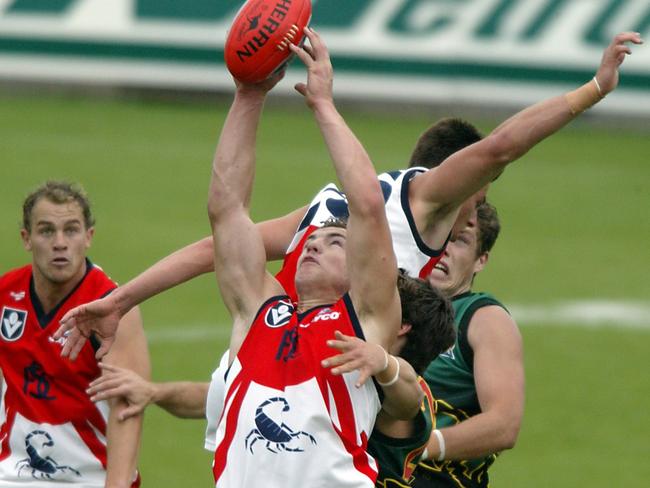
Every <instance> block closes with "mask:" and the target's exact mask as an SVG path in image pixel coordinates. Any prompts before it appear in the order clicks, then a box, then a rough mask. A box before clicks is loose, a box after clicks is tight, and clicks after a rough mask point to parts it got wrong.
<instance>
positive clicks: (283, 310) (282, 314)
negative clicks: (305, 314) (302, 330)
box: [264, 302, 293, 329]
mask: <svg viewBox="0 0 650 488" xmlns="http://www.w3.org/2000/svg"><path fill="white" fill-rule="evenodd" d="M292 314H293V306H292V305H291V304H290V303H288V302H278V303H276V304H275V305H273V307H271V308H269V309H268V310H267V311H266V316H265V317H264V322H265V323H266V325H268V326H269V327H271V328H274V329H275V328H276V327H282V326H283V325H287V324H288V323H289V320H290V319H291V315H292Z"/></svg>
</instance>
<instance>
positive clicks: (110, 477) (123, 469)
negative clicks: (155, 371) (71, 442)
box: [106, 400, 143, 488]
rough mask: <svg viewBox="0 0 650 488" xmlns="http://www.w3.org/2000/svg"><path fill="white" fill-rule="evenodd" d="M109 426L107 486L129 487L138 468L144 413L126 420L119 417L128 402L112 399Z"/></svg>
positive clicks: (108, 487)
mask: <svg viewBox="0 0 650 488" xmlns="http://www.w3.org/2000/svg"><path fill="white" fill-rule="evenodd" d="M110 405H111V410H110V413H109V418H108V427H107V434H106V438H107V451H108V452H107V465H106V488H128V487H130V486H131V483H132V482H133V479H134V476H135V471H136V469H137V461H138V452H139V447H140V435H141V433H142V420H143V416H142V415H137V416H134V417H130V418H128V419H126V420H123V421H121V420H119V419H118V418H117V416H118V411H119V410H120V409H122V408H125V407H126V406H127V404H126V403H125V402H124V401H123V400H111V401H110Z"/></svg>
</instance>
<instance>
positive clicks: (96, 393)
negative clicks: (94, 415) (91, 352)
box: [86, 363, 155, 420]
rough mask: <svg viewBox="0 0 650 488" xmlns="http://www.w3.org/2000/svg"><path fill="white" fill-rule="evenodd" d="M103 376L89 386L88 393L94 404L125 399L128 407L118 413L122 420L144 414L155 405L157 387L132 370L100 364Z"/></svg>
mask: <svg viewBox="0 0 650 488" xmlns="http://www.w3.org/2000/svg"><path fill="white" fill-rule="evenodd" d="M99 367H100V368H102V370H103V374H102V375H101V376H100V377H99V378H97V379H96V380H94V381H93V382H91V383H90V385H88V386H89V387H88V389H87V390H86V393H87V394H88V395H90V399H91V400H92V401H93V402H99V401H101V400H108V399H110V398H123V399H124V400H125V401H126V402H127V403H128V407H125V408H123V409H122V410H120V411H119V412H118V418H119V419H120V420H126V419H128V418H129V417H133V416H135V415H138V414H140V413H142V412H144V409H145V408H147V405H149V404H150V403H153V401H154V394H155V387H154V385H153V384H152V383H150V382H148V381H147V380H145V379H144V378H142V377H141V376H139V375H138V374H137V373H135V372H133V371H131V370H130V369H124V368H118V367H117V366H113V365H111V364H106V363H99Z"/></svg>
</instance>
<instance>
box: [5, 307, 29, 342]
mask: <svg viewBox="0 0 650 488" xmlns="http://www.w3.org/2000/svg"><path fill="white" fill-rule="evenodd" d="M0 320H1V323H0V335H1V336H2V338H3V339H4V340H5V341H9V342H13V341H17V340H18V339H20V337H21V336H22V335H23V332H24V331H25V323H26V322H27V311H26V310H19V309H17V308H11V307H3V308H2V318H1V319H0Z"/></svg>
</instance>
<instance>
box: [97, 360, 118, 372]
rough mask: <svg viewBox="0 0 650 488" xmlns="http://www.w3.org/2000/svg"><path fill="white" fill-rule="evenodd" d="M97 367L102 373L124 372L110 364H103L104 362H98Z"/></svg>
mask: <svg viewBox="0 0 650 488" xmlns="http://www.w3.org/2000/svg"><path fill="white" fill-rule="evenodd" d="M97 366H99V367H100V368H101V369H102V370H103V371H104V373H106V372H109V373H117V372H119V371H124V370H123V369H122V368H118V367H117V366H114V365H113V364H110V363H105V362H104V361H100V362H99V363H98V364H97Z"/></svg>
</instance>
